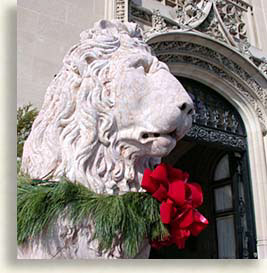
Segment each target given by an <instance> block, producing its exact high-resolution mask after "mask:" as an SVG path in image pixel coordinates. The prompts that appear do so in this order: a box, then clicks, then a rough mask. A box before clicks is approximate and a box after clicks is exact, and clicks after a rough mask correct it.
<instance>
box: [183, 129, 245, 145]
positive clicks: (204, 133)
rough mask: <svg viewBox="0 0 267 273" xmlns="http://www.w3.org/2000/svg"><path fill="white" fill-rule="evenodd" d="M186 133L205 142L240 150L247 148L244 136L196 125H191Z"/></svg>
mask: <svg viewBox="0 0 267 273" xmlns="http://www.w3.org/2000/svg"><path fill="white" fill-rule="evenodd" d="M186 135H187V136H188V137H190V138H192V139H197V140H198V141H201V140H203V141H205V142H209V143H214V144H221V145H225V146H228V147H233V148H238V149H241V150H246V148H247V143H246V139H245V138H244V137H241V136H236V135H233V134H231V133H227V132H220V131H218V130H213V129H210V128H205V127H202V126H198V125H193V126H192V128H191V129H190V131H189V132H188V133H187V134H186Z"/></svg>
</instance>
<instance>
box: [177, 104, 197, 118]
mask: <svg viewBox="0 0 267 273" xmlns="http://www.w3.org/2000/svg"><path fill="white" fill-rule="evenodd" d="M178 107H179V109H180V110H181V111H182V112H183V113H185V114H186V115H192V114H193V110H194V106H193V103H192V102H191V101H188V102H181V103H180V104H179V105H178Z"/></svg>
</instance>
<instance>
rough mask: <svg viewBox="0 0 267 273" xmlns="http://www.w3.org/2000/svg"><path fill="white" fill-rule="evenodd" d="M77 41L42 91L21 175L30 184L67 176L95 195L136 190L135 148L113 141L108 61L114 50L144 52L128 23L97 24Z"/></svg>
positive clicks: (137, 31)
mask: <svg viewBox="0 0 267 273" xmlns="http://www.w3.org/2000/svg"><path fill="white" fill-rule="evenodd" d="M80 36H81V39H80V42H79V43H78V44H76V45H74V46H73V47H72V48H71V49H70V50H69V52H68V53H67V54H66V56H65V57H64V60H63V67H62V69H61V70H60V72H59V73H58V74H57V75H56V77H55V78H54V79H53V81H52V82H51V84H50V85H49V87H48V89H47V92H46V95H45V99H44V103H43V106H42V108H41V110H40V113H39V115H38V117H37V118H36V120H35V122H34V124H33V127H32V131H31V134H30V136H29V138H28V139H27V141H26V143H25V146H24V152H23V158H22V170H23V171H24V172H25V173H27V174H29V175H30V176H31V178H35V179H55V180H56V179H59V178H60V177H61V176H66V177H67V178H69V179H70V180H71V181H73V182H76V181H78V182H80V183H83V184H84V185H86V186H87V187H89V188H90V189H92V190H94V191H95V192H98V193H103V192H107V193H111V194H114V193H115V194H116V193H119V192H125V191H136V190H140V186H139V184H138V183H137V179H136V176H137V174H136V170H135V168H134V166H133V162H134V158H135V154H136V153H137V152H138V151H137V148H136V147H134V146H131V145H129V144H127V143H124V142H122V141H118V139H117V128H116V120H115V118H114V115H113V107H114V104H115V90H114V88H115V87H114V85H113V83H112V77H113V75H112V73H116V72H115V71H114V68H112V69H111V67H110V62H109V60H110V58H111V56H112V55H113V54H115V53H116V52H117V51H118V49H120V54H129V52H146V53H148V52H149V47H148V46H147V45H146V44H145V43H144V42H143V40H142V39H141V38H142V37H141V31H140V29H139V28H138V27H137V25H136V24H133V23H126V24H122V23H120V22H118V21H112V22H108V21H105V20H102V21H100V22H98V23H96V24H95V26H94V28H92V29H90V30H86V31H84V32H82V33H81V35H80ZM121 151H124V156H123V157H122V156H121ZM148 164H150V162H149V160H147V162H143V165H144V167H147V165H148Z"/></svg>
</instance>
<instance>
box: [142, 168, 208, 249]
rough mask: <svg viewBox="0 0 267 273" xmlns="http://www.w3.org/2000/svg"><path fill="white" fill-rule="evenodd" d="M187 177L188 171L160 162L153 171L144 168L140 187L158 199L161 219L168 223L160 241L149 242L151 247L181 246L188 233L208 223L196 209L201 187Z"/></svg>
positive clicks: (198, 229) (200, 199)
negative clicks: (163, 236) (166, 232)
mask: <svg viewBox="0 0 267 273" xmlns="http://www.w3.org/2000/svg"><path fill="white" fill-rule="evenodd" d="M188 178H189V174H188V173H185V172H182V171H181V170H179V169H175V168H172V167H171V166H169V165H166V164H164V163H161V164H160V165H158V166H157V167H156V168H155V170H154V171H151V170H150V169H146V170H145V171H144V176H143V180H142V184H141V186H142V187H143V188H144V189H145V190H147V191H148V192H150V193H151V194H152V196H153V197H154V198H156V199H157V200H158V201H159V202H161V205H160V217H161V221H162V222H163V223H164V224H167V225H169V232H170V236H169V237H167V238H164V240H163V241H153V242H152V247H156V248H160V247H162V246H167V245H171V244H173V243H175V244H176V245H177V247H178V248H180V249H181V248H184V247H185V241H186V240H187V238H188V237H189V236H190V235H193V236H197V235H198V234H199V233H200V232H201V231H202V230H203V229H204V228H205V227H206V226H207V225H208V220H207V219H206V218H205V217H204V216H203V215H202V214H200V213H199V212H198V211H197V210H196V208H197V207H199V206H200V205H202V203H203V195H202V190H201V187H200V185H199V184H197V183H187V181H188Z"/></svg>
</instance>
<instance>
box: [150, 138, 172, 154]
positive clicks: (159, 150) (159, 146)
mask: <svg viewBox="0 0 267 273" xmlns="http://www.w3.org/2000/svg"><path fill="white" fill-rule="evenodd" d="M175 146H176V138H175V137H173V136H170V135H161V136H160V137H158V138H157V139H155V140H154V141H153V144H152V146H151V156H157V157H164V156H167V155H168V154H169V153H170V152H171V151H172V150H173V149H174V147H175Z"/></svg>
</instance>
